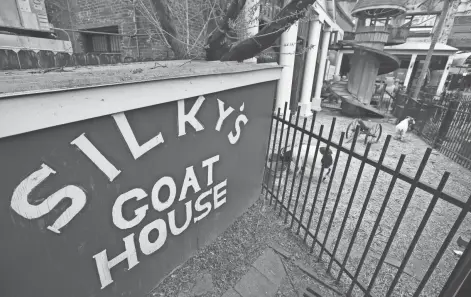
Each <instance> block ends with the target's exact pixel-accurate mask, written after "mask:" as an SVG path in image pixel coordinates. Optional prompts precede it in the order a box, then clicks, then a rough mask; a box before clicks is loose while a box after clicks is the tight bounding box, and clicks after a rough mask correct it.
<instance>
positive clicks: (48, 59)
mask: <svg viewBox="0 0 471 297" xmlns="http://www.w3.org/2000/svg"><path fill="white" fill-rule="evenodd" d="M152 60H153V59H151V58H133V57H124V58H121V54H93V53H87V54H84V53H77V54H72V55H70V54H68V53H61V52H59V53H54V52H52V51H38V52H36V51H33V50H20V51H19V52H18V53H17V52H15V51H13V50H6V49H0V70H13V69H34V68H54V67H70V66H72V67H73V66H88V65H107V64H118V63H122V62H124V63H132V62H146V61H152Z"/></svg>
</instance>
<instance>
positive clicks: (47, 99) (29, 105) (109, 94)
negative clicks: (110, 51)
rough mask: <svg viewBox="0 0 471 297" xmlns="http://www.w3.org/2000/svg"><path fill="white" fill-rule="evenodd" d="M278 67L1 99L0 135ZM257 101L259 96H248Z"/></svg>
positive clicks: (217, 87)
mask: <svg viewBox="0 0 471 297" xmlns="http://www.w3.org/2000/svg"><path fill="white" fill-rule="evenodd" d="M280 75H281V67H273V68H265V69H259V70H253V71H243V72H236V73H227V74H214V75H204V76H195V77H182V78H176V79H166V80H152V81H146V82H134V83H125V84H113V85H104V86H96V87H84V88H76V89H65V90H53V91H50V90H49V91H39V92H29V93H23V94H17V95H11V96H6V97H0V138H3V137H8V136H13V135H18V134H22V133H27V132H31V131H36V130H40V129H44V128H49V127H54V126H58V125H63V124H67V123H73V122H77V121H82V120H86V119H91V118H96V117H100V116H105V115H110V114H115V113H119V112H124V111H128V110H133V109H138V108H143V107H147V106H152V105H157V104H163V103H167V102H171V101H177V100H180V99H185V98H191V97H197V96H200V95H206V94H210V93H215V92H220V91H224V90H229V89H234V88H239V87H243V86H249V85H253V84H258V83H263V82H268V81H276V80H278V79H279V78H280ZM252 99H253V100H257V98H252Z"/></svg>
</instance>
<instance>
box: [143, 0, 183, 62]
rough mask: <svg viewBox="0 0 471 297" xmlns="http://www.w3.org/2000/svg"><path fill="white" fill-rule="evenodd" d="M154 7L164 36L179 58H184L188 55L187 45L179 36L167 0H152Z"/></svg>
mask: <svg viewBox="0 0 471 297" xmlns="http://www.w3.org/2000/svg"><path fill="white" fill-rule="evenodd" d="M150 3H151V4H152V8H153V10H154V12H155V13H156V15H157V18H158V21H159V22H160V25H161V26H162V29H163V32H164V37H165V39H166V40H167V42H168V44H170V47H171V48H172V51H173V53H174V54H175V57H176V58H177V59H183V58H186V56H187V53H188V52H187V48H186V45H185V44H184V43H183V42H181V41H180V40H179V38H178V32H177V29H176V28H175V25H174V23H173V20H172V18H171V17H172V15H171V12H170V9H169V5H168V3H167V0H151V1H150Z"/></svg>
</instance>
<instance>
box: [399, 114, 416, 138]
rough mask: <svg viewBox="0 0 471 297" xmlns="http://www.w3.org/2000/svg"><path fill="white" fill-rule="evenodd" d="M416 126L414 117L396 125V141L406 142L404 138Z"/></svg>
mask: <svg viewBox="0 0 471 297" xmlns="http://www.w3.org/2000/svg"><path fill="white" fill-rule="evenodd" d="M414 125H415V119H414V118H412V117H406V118H405V119H404V120H402V121H401V122H400V123H399V124H397V125H396V134H397V135H398V136H396V139H400V140H401V141H404V136H406V134H407V132H408V131H409V130H412V128H413V126H414Z"/></svg>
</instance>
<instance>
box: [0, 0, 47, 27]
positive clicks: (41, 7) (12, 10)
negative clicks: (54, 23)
mask: <svg viewBox="0 0 471 297" xmlns="http://www.w3.org/2000/svg"><path fill="white" fill-rule="evenodd" d="M0 26H6V27H14V28H25V29H33V30H42V31H49V30H50V28H49V20H48V17H47V12H46V4H45V2H44V0H1V1H0Z"/></svg>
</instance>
